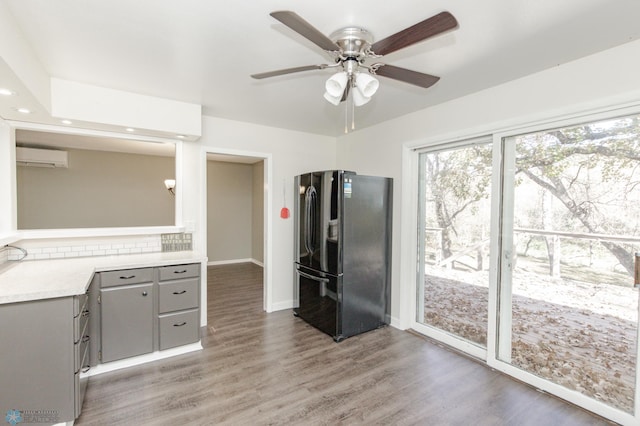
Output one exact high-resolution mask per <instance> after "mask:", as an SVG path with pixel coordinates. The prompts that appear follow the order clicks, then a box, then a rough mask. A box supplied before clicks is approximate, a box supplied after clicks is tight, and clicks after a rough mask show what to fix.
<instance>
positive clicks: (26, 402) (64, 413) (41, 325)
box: [0, 295, 91, 424]
mask: <svg viewBox="0 0 640 426" xmlns="http://www.w3.org/2000/svg"><path fill="white" fill-rule="evenodd" d="M87 300H88V297H87V295H79V296H71V297H59V298H54V299H44V300H35V301H28V302H19V303H10V304H3V305H0V324H2V326H1V327H0V342H2V345H0V359H1V360H2V369H0V383H2V386H0V412H1V413H3V415H5V414H8V413H9V410H17V411H18V412H19V415H20V417H21V419H22V421H21V422H20V424H54V423H60V422H70V421H73V420H74V419H75V418H77V417H78V416H79V415H80V412H81V409H82V400H83V398H84V393H85V390H86V388H87V383H88V376H86V375H84V374H83V373H86V372H87V371H88V368H89V367H88V364H89V351H90V348H89V341H90V338H89V332H90V329H91V328H90V326H89V323H90V321H89V317H90V312H89V309H88V305H87ZM12 412H13V413H15V411H12Z"/></svg>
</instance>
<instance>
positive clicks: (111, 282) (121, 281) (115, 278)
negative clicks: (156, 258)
mask: <svg viewBox="0 0 640 426" xmlns="http://www.w3.org/2000/svg"><path fill="white" fill-rule="evenodd" d="M150 281H153V268H142V269H123V270H120V271H107V272H100V286H101V287H103V288H104V287H113V286H117V285H127V284H139V283H146V282H150Z"/></svg>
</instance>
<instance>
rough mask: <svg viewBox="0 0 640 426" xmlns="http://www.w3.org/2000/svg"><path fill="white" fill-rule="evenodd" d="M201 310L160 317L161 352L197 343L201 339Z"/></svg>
mask: <svg viewBox="0 0 640 426" xmlns="http://www.w3.org/2000/svg"><path fill="white" fill-rule="evenodd" d="M198 317H199V310H198V309H193V310H190V311H186V312H176V313H174V314H164V315H160V321H159V322H160V350H164V349H168V348H173V347H175V346H181V345H186V344H188V343H195V342H197V341H198V340H199V337H200V321H199V318H198Z"/></svg>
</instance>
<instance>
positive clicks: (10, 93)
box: [0, 87, 16, 96]
mask: <svg viewBox="0 0 640 426" xmlns="http://www.w3.org/2000/svg"><path fill="white" fill-rule="evenodd" d="M15 94H16V92H14V91H13V90H9V89H5V88H4V87H0V95H3V96H13V95H15Z"/></svg>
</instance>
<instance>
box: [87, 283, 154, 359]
mask: <svg viewBox="0 0 640 426" xmlns="http://www.w3.org/2000/svg"><path fill="white" fill-rule="evenodd" d="M127 272H128V271H127ZM123 276H129V275H123ZM102 278H104V277H102ZM104 285H105V283H104V281H103V282H102V286H101V288H100V300H99V302H100V308H101V311H102V314H101V318H100V320H101V321H100V327H101V330H100V338H101V357H100V359H101V361H102V362H109V361H115V360H119V359H123V358H129V357H132V356H136V355H142V354H146V353H150V352H153V294H154V291H153V287H154V285H153V282H147V283H140V284H132V285H121V286H114V287H109V286H107V287H104Z"/></svg>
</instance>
